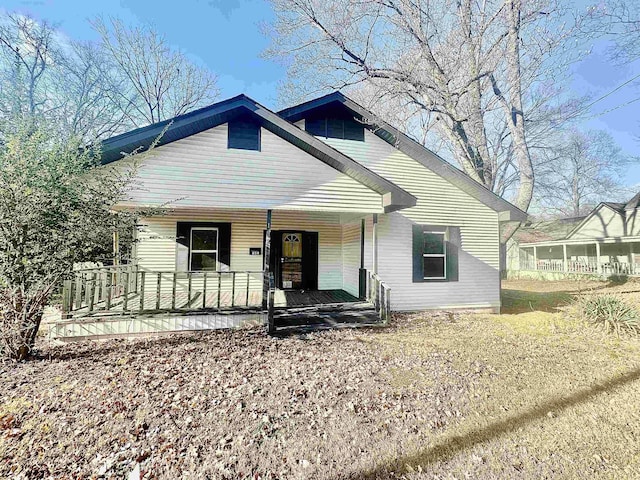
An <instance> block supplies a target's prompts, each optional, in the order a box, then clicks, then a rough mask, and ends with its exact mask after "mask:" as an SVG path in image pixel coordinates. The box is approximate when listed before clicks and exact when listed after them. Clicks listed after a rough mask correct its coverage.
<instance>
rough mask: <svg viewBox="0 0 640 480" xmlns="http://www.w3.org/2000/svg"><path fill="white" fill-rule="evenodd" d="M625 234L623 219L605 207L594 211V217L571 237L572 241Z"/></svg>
mask: <svg viewBox="0 0 640 480" xmlns="http://www.w3.org/2000/svg"><path fill="white" fill-rule="evenodd" d="M625 234H626V232H625V224H624V218H623V217H622V215H620V214H619V213H617V212H615V211H613V210H612V209H611V208H609V207H607V206H604V205H603V206H601V207H599V208H598V209H596V211H595V213H594V215H593V216H592V217H591V218H590V219H589V220H587V221H586V223H585V224H584V225H583V226H582V227H580V229H579V230H578V231H576V232H575V233H574V234H573V235H571V238H572V239H579V238H584V239H592V238H605V237H622V236H624V235H625Z"/></svg>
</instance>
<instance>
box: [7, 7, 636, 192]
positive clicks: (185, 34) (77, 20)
mask: <svg viewBox="0 0 640 480" xmlns="http://www.w3.org/2000/svg"><path fill="white" fill-rule="evenodd" d="M578 3H579V4H582V5H586V4H588V3H590V1H589V0H578ZM165 5H168V6H165ZM165 5H163V2H158V1H150V0H98V1H95V2H94V1H78V2H73V1H68V0H67V1H65V0H22V1H19V0H18V1H16V0H5V1H4V2H3V5H2V8H4V9H5V10H9V11H14V10H17V11H20V12H22V13H29V14H31V15H33V16H34V17H35V18H38V19H46V20H49V21H50V22H52V23H54V24H56V25H57V26H58V27H59V28H60V29H61V30H62V31H63V32H64V33H65V34H66V35H68V36H69V37H71V38H74V39H80V40H91V39H96V35H95V33H94V32H93V31H92V30H91V27H90V26H89V23H88V19H90V18H93V17H95V16H96V15H99V14H103V15H113V16H117V17H120V18H122V19H123V20H124V21H125V22H127V23H132V24H135V23H148V24H151V25H153V26H154V27H155V28H156V29H157V30H158V31H159V32H161V33H163V34H164V35H165V37H166V38H167V40H168V42H169V43H171V44H172V45H174V46H176V47H179V48H180V49H182V50H183V51H185V52H187V53H188V54H189V55H190V56H191V57H192V58H193V59H194V60H195V61H196V62H199V63H202V64H204V65H206V66H207V67H209V68H210V69H211V70H212V71H214V72H216V73H217V74H218V75H219V86H220V88H221V96H222V98H226V97H231V96H234V95H237V94H239V93H245V94H247V95H249V96H251V97H253V98H255V99H256V100H258V101H259V102H261V103H263V104H265V105H266V106H270V107H274V108H275V107H277V106H278V104H277V103H278V102H277V96H278V93H277V86H278V82H279V81H280V80H282V79H284V77H285V71H284V69H283V68H282V67H281V66H280V65H278V64H276V63H275V62H272V61H270V60H265V59H263V58H260V54H261V52H262V51H263V50H264V49H265V48H266V47H267V46H268V44H269V41H268V39H266V38H265V37H264V35H263V34H262V33H261V30H260V25H261V24H262V23H265V22H269V21H270V20H272V19H273V12H272V11H271V7H270V5H269V4H268V3H267V2H266V1H263V0H182V1H180V2H171V3H170V4H165ZM638 74H640V61H636V62H634V63H633V64H631V65H626V66H623V67H616V66H614V65H612V64H611V62H610V61H609V60H608V59H607V56H606V46H605V45H604V43H603V42H598V43H595V44H594V45H593V52H592V54H591V55H590V56H589V57H587V58H586V59H585V60H584V61H582V62H581V63H579V64H578V65H576V67H575V76H574V80H573V84H572V86H571V88H572V90H573V91H574V92H575V93H577V94H584V93H591V94H593V95H594V97H595V98H597V97H599V96H601V95H603V94H605V93H607V92H610V91H611V90H613V89H614V88H615V87H616V86H618V85H620V84H622V83H623V82H624V81H626V80H628V79H629V78H632V77H633V76H634V75H638ZM639 97H640V82H637V83H635V84H630V85H628V86H626V87H624V88H622V89H620V90H619V91H617V92H616V93H614V94H612V95H611V96H609V97H607V98H606V99H605V100H603V101H600V102H598V103H596V104H595V105H594V106H593V107H592V108H591V115H593V116H594V118H591V119H588V120H586V121H584V122H583V123H582V124H581V128H585V129H591V128H595V129H603V130H606V131H608V132H609V133H610V134H611V135H613V137H614V139H615V140H616V142H617V143H618V144H619V145H620V147H622V149H623V150H624V151H625V152H626V153H628V154H630V155H638V153H639V148H638V147H639V146H640V141H639V140H638V138H639V137H640V115H638V112H639V111H640V101H638V102H637V103H632V104H630V105H628V106H624V107H621V108H617V109H615V108H616V107H618V106H620V105H624V104H625V103H627V102H630V101H632V100H634V99H636V98H639ZM610 109H615V110H613V111H611V112H609V113H605V114H603V115H599V114H601V113H602V112H605V111H607V110H610ZM625 183H626V184H627V185H629V186H636V185H640V162H636V163H634V164H633V165H631V166H630V167H629V171H628V175H627V178H626V179H625Z"/></svg>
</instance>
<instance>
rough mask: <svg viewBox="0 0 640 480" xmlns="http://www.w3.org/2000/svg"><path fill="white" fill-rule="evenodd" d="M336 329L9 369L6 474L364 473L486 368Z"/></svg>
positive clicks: (65, 358)
mask: <svg viewBox="0 0 640 480" xmlns="http://www.w3.org/2000/svg"><path fill="white" fill-rule="evenodd" d="M391 331H392V330H388V331H386V332H383V331H380V330H378V331H377V332H351V331H339V332H338V331H336V332H325V333H314V334H308V335H302V336H294V337H287V338H280V339H277V338H269V337H267V336H266V335H265V334H264V333H263V332H262V331H257V330H244V331H233V332H229V331H219V332H212V333H206V334H194V335H180V336H175V337H172V338H164V339H156V340H138V341H109V342H104V343H100V344H95V343H94V344H91V343H86V344H70V345H66V346H63V347H58V348H53V349H45V350H43V351H41V352H40V355H41V356H40V358H39V359H37V360H34V361H30V362H27V363H24V364H20V365H14V366H5V367H4V368H3V369H2V370H0V376H1V379H2V383H1V387H0V388H1V392H0V419H1V420H0V429H2V430H1V435H2V437H0V438H1V440H0V477H2V476H9V477H16V478H29V479H31V478H40V477H49V476H53V477H54V478H57V477H60V478H68V477H69V478H70V477H73V478H75V477H99V476H105V477H107V478H121V477H122V476H123V475H125V474H128V472H129V471H131V470H132V469H133V468H134V466H135V464H136V462H138V463H140V464H141V470H142V472H143V473H145V472H146V475H147V477H148V478H204V477H207V476H208V477H209V478H258V477H262V478H309V477H314V476H317V477H333V476H341V475H347V474H350V473H357V472H359V471H361V470H363V469H366V468H369V467H372V466H374V465H375V462H376V460H377V458H379V457H380V456H381V455H388V454H391V453H392V452H393V451H396V450H397V451H398V452H400V451H402V450H403V449H406V448H408V447H409V446H410V444H412V443H415V442H417V441H418V442H419V441H421V440H422V439H424V438H425V437H426V436H429V435H432V433H433V432H434V431H437V430H439V429H443V428H444V427H445V426H446V425H447V424H448V423H449V422H450V421H451V420H452V419H456V418H458V417H460V416H461V415H463V413H462V411H463V410H464V399H465V398H466V392H467V390H468V388H469V386H470V384H471V383H473V381H474V380H475V379H476V378H478V377H479V376H480V375H482V374H483V373H484V368H483V367H482V366H481V365H479V366H478V368H477V369H475V370H473V371H471V372H464V373H461V372H459V371H457V370H456V369H455V368H453V366H452V361H451V357H452V355H451V354H447V353H443V352H433V354H432V355H428V356H417V355H402V356H390V355H386V354H384V353H382V352H381V351H380V350H379V349H378V348H376V346H375V345H374V344H372V337H376V336H379V335H387V334H389V333H390V332H391Z"/></svg>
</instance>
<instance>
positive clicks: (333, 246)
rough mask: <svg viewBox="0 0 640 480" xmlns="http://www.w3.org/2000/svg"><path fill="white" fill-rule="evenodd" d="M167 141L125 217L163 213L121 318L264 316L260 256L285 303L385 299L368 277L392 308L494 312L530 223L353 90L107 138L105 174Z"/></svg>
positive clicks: (140, 250)
mask: <svg viewBox="0 0 640 480" xmlns="http://www.w3.org/2000/svg"><path fill="white" fill-rule="evenodd" d="M163 130H165V131H164V135H163V136H162V138H161V140H160V143H159V145H158V146H157V147H156V148H155V150H153V151H152V152H151V154H150V155H149V156H147V157H145V158H144V159H143V160H142V162H141V165H140V166H139V170H138V173H137V179H136V183H137V184H138V185H139V188H137V189H136V190H135V191H133V192H132V194H131V198H130V199H129V200H128V201H127V202H124V203H123V204H122V205H121V206H120V207H121V208H140V207H144V208H150V207H152V208H154V207H166V208H167V210H166V211H165V212H164V213H162V214H161V215H158V216H152V217H149V218H144V219H142V221H141V224H142V226H141V228H140V230H139V232H138V233H137V240H138V241H137V244H136V245H135V257H136V258H137V267H136V269H137V270H136V272H135V273H133V272H129V273H128V274H127V276H128V279H127V280H125V281H124V282H123V283H124V284H126V285H127V289H128V292H129V294H130V293H131V292H132V291H134V290H135V292H136V293H138V294H139V292H140V291H142V292H145V295H142V297H143V298H142V300H143V302H144V303H145V306H144V307H142V306H141V305H140V300H139V299H137V300H134V299H131V300H130V301H129V304H128V305H125V306H124V307H123V309H124V310H131V308H132V307H131V304H132V303H134V302H135V305H136V306H137V308H139V309H141V310H144V311H148V310H156V311H161V310H173V309H178V308H180V304H181V302H182V308H183V309H191V310H198V309H202V308H204V309H205V310H211V309H214V310H216V311H222V310H223V309H224V308H223V307H224V306H225V302H227V306H229V302H228V301H229V299H231V301H230V302H231V305H230V306H237V305H243V306H245V307H249V306H255V307H256V308H258V307H259V306H260V305H262V306H264V305H265V301H266V298H265V296H264V295H263V272H262V271H263V268H264V267H265V260H266V264H267V265H266V266H267V267H268V270H269V271H270V272H271V273H273V275H274V281H275V297H276V302H280V304H281V305H287V304H290V301H289V300H290V299H292V298H294V297H295V295H294V293H295V292H301V291H305V292H307V294H308V296H307V297H304V298H306V301H307V303H313V302H314V301H318V302H319V301H324V300H322V299H323V298H324V299H326V298H329V299H331V298H334V299H335V298H343V299H345V298H346V299H353V300H356V299H365V300H372V299H373V300H375V298H374V297H375V296H376V295H375V292H374V294H373V295H372V294H371V287H372V283H371V282H372V281H373V282H374V286H375V287H376V292H378V290H377V288H378V287H379V286H380V285H379V283H376V282H384V285H385V287H386V296H389V297H390V304H387V307H390V309H391V310H394V311H416V310H427V309H486V310H492V311H498V310H499V309H500V265H499V257H500V226H501V224H502V223H503V222H510V221H511V222H513V221H515V222H521V221H524V220H525V219H526V217H527V216H526V214H525V213H524V212H522V211H520V210H519V209H517V208H516V207H514V206H513V205H511V204H510V203H508V202H507V201H505V200H503V199H502V198H500V197H499V196H497V195H495V194H494V193H492V192H491V191H489V190H488V189H486V188H485V187H483V186H482V185H480V184H478V183H477V182H475V181H474V180H472V179H471V178H470V177H468V176H467V175H465V174H464V173H462V172H461V171H459V170H458V169H456V168H454V167H453V166H451V165H450V164H448V163H447V162H445V161H444V160H442V159H441V158H440V157H438V156H437V155H435V154H434V153H433V152H431V151H429V150H428V149H426V148H424V147H423V146H422V145H420V144H418V143H417V142H415V141H414V140H411V139H410V138H409V137H407V136H406V135H403V134H402V133H399V132H398V131H397V130H396V129H394V128H393V127H391V126H390V125H388V124H386V123H384V122H382V121H380V120H378V119H376V117H375V116H374V115H373V114H372V113H371V112H369V111H367V110H365V109H364V108H363V107H361V106H359V105H358V104H356V103H355V102H353V101H351V100H350V99H348V98H347V97H345V96H344V95H342V94H340V93H334V94H330V95H327V96H324V97H321V98H318V99H316V100H313V101H310V102H307V103H304V104H301V105H298V106H295V107H292V108H288V109H286V110H283V111H281V112H278V113H275V112H273V111H270V110H269V109H267V108H265V107H263V106H262V105H260V104H258V103H256V102H255V101H253V100H252V99H250V98H248V97H246V96H244V95H240V96H238V97H234V98H231V99H229V100H225V101H222V102H219V103H217V104H214V105H211V106H209V107H206V108H202V109H200V110H197V111H194V112H191V113H189V114H186V115H182V116H180V117H177V118H175V119H173V120H171V121H170V122H162V123H160V124H156V125H151V126H148V127H144V128H141V129H137V130H134V131H132V132H129V133H125V134H122V135H119V136H117V137H114V138H111V139H109V140H107V141H105V142H104V145H103V163H105V164H111V163H112V162H120V164H122V165H124V164H127V162H131V161H133V160H131V159H126V158H125V159H123V158H122V152H129V151H132V150H134V149H137V148H139V147H141V146H142V147H147V146H149V145H150V144H151V143H152V141H153V140H154V139H155V138H156V137H157V136H158V135H159V134H160V133H162V132H163ZM267 233H268V234H269V235H267ZM267 236H269V237H270V239H271V242H270V246H271V251H270V255H269V254H268V252H267V245H266V242H265V238H266V237H267ZM269 257H270V258H269ZM143 272H144V280H143V275H142V273H143ZM158 272H162V273H158ZM187 272H190V273H187ZM233 272H235V273H233ZM205 273H206V274H207V275H208V276H206V275H205ZM131 275H134V280H131ZM91 278H98V282H99V281H100V280H99V279H100V278H102V277H100V274H99V275H98V277H91ZM105 278H106V277H105ZM206 278H208V279H209V280H208V286H205V285H204V282H206V281H207V280H206ZM367 278H369V282H368V283H367ZM372 279H373V280H372ZM105 281H106V280H105ZM141 283H142V284H143V285H141ZM96 288H98V289H99V287H96ZM123 288H124V287H123ZM123 288H122V289H121V290H122V291H123ZM103 290H104V289H103ZM389 291H390V295H389ZM223 292H227V293H226V294H223ZM309 292H318V293H317V295H315V296H314V295H312V294H310V293H309ZM323 292H325V293H326V294H327V295H329V293H331V295H333V296H331V295H329V296H328V297H327V296H326V295H325V296H324V297H323V295H322V293H323ZM107 293H108V292H107ZM120 293H122V292H120ZM165 294H166V295H168V298H171V297H173V298H172V300H171V302H172V305H171V308H169V307H168V306H167V305H165V304H163V302H165ZM227 294H228V295H227ZM70 295H71V294H70ZM91 295H92V294H90V295H89V296H91ZM96 295H97V296H96V302H104V301H106V299H105V294H104V293H98V294H96ZM180 295H182V297H181V296H180ZM212 295H213V296H212ZM225 295H227V296H225ZM229 295H230V296H229ZM160 297H162V298H160ZM176 297H178V298H177V299H176ZM92 298H93V297H92ZM295 298H298V299H300V298H302V297H295ZM314 298H315V299H316V300H314ZM194 299H196V300H194ZM318 299H320V300H318ZM385 299H386V298H382V297H380V299H379V300H380V301H382V302H384V300H385ZM303 303H304V302H303ZM72 307H73V306H72ZM79 307H83V308H84V307H86V302H85V304H83V303H82V302H81V303H80V304H79ZM71 310H73V308H71Z"/></svg>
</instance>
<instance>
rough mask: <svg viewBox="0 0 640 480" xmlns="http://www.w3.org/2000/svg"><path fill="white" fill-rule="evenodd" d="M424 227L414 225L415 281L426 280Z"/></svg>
mask: <svg viewBox="0 0 640 480" xmlns="http://www.w3.org/2000/svg"><path fill="white" fill-rule="evenodd" d="M423 231H424V227H423V226H422V225H415V224H414V225H413V242H412V243H413V283H417V282H424V264H423V261H422V258H423V257H422V253H423V250H422V249H423V247H424V234H423V233H422V232H423Z"/></svg>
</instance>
